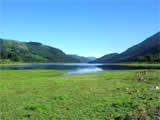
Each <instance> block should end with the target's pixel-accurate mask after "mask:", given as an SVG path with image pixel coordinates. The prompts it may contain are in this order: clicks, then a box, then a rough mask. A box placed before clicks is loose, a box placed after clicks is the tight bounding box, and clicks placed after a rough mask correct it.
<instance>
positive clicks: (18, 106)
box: [0, 70, 160, 120]
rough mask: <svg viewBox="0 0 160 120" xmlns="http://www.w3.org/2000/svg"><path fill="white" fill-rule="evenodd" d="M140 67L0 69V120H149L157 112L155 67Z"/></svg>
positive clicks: (159, 94) (159, 92) (159, 82)
mask: <svg viewBox="0 0 160 120" xmlns="http://www.w3.org/2000/svg"><path fill="white" fill-rule="evenodd" d="M141 71H144V70H138V71H137V70H129V71H105V72H101V73H92V74H81V75H68V76H56V75H57V74H60V73H63V72H64V71H57V70H0V120H108V119H111V118H117V117H120V116H126V115H128V116H133V115H134V116H141V117H142V116H143V118H146V119H147V120H150V119H153V117H155V116H160V112H159V111H158V109H155V108H157V107H158V106H159V105H160V89H155V87H160V71H159V70H154V71H151V70H150V71H147V72H141Z"/></svg>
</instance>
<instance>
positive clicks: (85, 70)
mask: <svg viewBox="0 0 160 120" xmlns="http://www.w3.org/2000/svg"><path fill="white" fill-rule="evenodd" d="M100 71H103V69H102V68H99V67H96V66H90V67H78V68H76V69H75V68H74V69H72V70H69V72H66V73H64V74H63V75H72V74H84V73H96V72H100Z"/></svg>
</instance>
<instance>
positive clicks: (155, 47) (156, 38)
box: [93, 32, 160, 63]
mask: <svg viewBox="0 0 160 120" xmlns="http://www.w3.org/2000/svg"><path fill="white" fill-rule="evenodd" d="M105 56H106V58H105V59H107V60H102V58H99V59H97V60H95V61H93V63H95V62H100V63H119V62H159V61H160V32H158V33H156V34H154V35H152V36H151V37H148V38H147V39H145V40H144V41H142V42H140V43H139V44H136V45H134V46H132V47H130V48H128V49H127V50H125V51H124V52H122V53H120V54H118V55H116V56H114V57H113V58H108V57H107V55H105ZM105 56H103V59H104V57H105Z"/></svg>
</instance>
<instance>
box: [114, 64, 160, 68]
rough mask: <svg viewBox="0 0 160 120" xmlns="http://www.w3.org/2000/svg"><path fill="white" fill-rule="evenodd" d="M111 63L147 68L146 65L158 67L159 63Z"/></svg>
mask: <svg viewBox="0 0 160 120" xmlns="http://www.w3.org/2000/svg"><path fill="white" fill-rule="evenodd" d="M113 65H120V66H130V67H143V68H147V67H152V68H160V63H116V64H113Z"/></svg>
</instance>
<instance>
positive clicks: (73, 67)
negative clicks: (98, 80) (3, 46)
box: [0, 63, 144, 75]
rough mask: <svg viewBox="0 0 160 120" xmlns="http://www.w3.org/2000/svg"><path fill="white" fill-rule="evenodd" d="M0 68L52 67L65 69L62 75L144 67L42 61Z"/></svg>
mask: <svg viewBox="0 0 160 120" xmlns="http://www.w3.org/2000/svg"><path fill="white" fill-rule="evenodd" d="M0 69H14V70H15V69H54V70H67V72H66V73H64V74H63V75H71V74H84V73H96V72H100V71H104V70H132V69H144V68H142V67H127V66H119V65H112V64H87V63H44V64H25V65H7V66H0Z"/></svg>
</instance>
